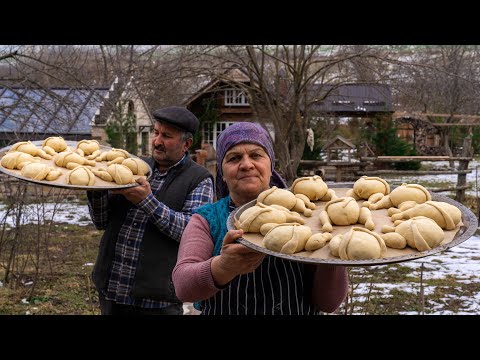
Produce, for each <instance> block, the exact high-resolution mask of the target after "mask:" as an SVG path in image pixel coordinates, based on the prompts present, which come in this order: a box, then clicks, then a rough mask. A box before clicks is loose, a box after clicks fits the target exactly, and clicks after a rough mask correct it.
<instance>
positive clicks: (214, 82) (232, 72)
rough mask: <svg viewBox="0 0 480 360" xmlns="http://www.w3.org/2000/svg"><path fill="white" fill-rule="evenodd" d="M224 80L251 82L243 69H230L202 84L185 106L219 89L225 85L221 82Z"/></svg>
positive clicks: (186, 101)
mask: <svg viewBox="0 0 480 360" xmlns="http://www.w3.org/2000/svg"><path fill="white" fill-rule="evenodd" d="M222 78H228V79H231V80H232V81H235V82H249V81H250V80H249V78H248V76H247V74H245V73H244V72H243V71H242V70H241V69H239V68H238V67H236V66H235V67H233V68H230V69H227V70H226V71H224V73H223V74H221V75H219V77H215V78H211V79H209V80H207V81H206V82H202V83H201V85H200V86H201V87H200V88H199V89H196V90H194V91H193V93H192V95H191V96H190V97H189V98H188V99H186V100H185V102H184V103H185V105H186V106H188V105H190V104H191V103H192V102H194V101H195V100H197V99H198V98H199V97H200V96H202V95H203V94H206V93H208V92H210V91H211V90H212V89H214V88H215V87H217V86H218V85H219V84H221V83H224V81H223V80H221V79H222Z"/></svg>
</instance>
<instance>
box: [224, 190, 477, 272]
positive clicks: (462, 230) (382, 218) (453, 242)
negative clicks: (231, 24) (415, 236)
mask: <svg viewBox="0 0 480 360" xmlns="http://www.w3.org/2000/svg"><path fill="white" fill-rule="evenodd" d="M328 185H329V188H333V189H334V190H335V192H336V193H337V196H339V197H340V196H344V194H345V193H346V191H347V190H348V189H349V188H352V186H353V183H336V184H328ZM431 195H432V200H435V201H444V202H446V203H449V204H452V205H454V206H456V207H458V208H459V209H460V211H461V212H462V222H461V223H460V224H459V225H458V226H457V227H456V228H455V229H454V230H450V231H446V230H444V232H445V240H444V241H443V242H442V243H441V244H440V246H438V247H436V248H434V249H431V250H428V251H418V250H415V249H411V248H410V247H408V246H407V247H406V248H405V249H402V250H398V249H391V248H388V247H387V253H386V255H385V257H383V258H380V259H369V260H342V259H340V258H337V257H335V256H333V255H331V254H330V245H329V244H327V245H326V246H324V247H323V248H321V249H318V250H315V251H301V252H298V253H295V254H292V255H287V254H282V253H278V252H275V251H271V250H268V249H266V248H265V247H264V246H263V245H262V240H263V236H262V235H261V234H260V233H245V234H244V235H243V237H242V238H239V239H237V241H238V242H239V243H241V244H243V245H245V246H247V247H249V248H251V249H254V250H257V251H259V252H262V253H265V254H268V255H272V256H276V257H280V258H283V259H287V260H292V261H298V262H303V263H310V264H330V265H343V266H373V265H384V264H391V263H399V262H403V261H411V260H416V259H419V258H422V257H425V256H429V255H434V254H438V253H441V252H443V251H445V250H448V249H449V248H452V247H454V246H457V245H459V244H461V243H462V242H464V241H465V240H467V239H469V238H470V237H471V236H472V235H473V234H474V233H475V231H476V230H477V227H478V221H477V218H476V216H475V215H474V214H473V212H472V211H471V210H470V209H468V208H466V207H465V206H463V205H462V204H460V203H458V202H457V201H455V200H452V199H450V198H448V197H446V196H442V195H439V194H436V193H431ZM362 202H363V200H361V201H359V202H358V203H359V204H360V205H361V203H362ZM255 203H256V200H252V201H250V202H248V203H246V204H244V205H242V206H240V207H238V208H237V209H235V211H233V212H232V213H231V214H230V215H229V217H228V219H227V228H228V229H235V226H234V222H235V219H238V217H239V216H240V215H241V214H242V212H243V211H245V210H246V209H248V208H249V207H251V206H254V205H255ZM315 204H316V205H317V209H315V210H314V211H313V215H312V217H308V218H307V217H304V216H303V215H301V216H302V217H303V218H304V219H305V220H306V224H305V225H308V226H310V227H311V228H312V232H313V233H317V232H319V231H320V220H319V219H318V215H319V214H320V211H322V210H323V208H324V207H325V204H326V202H324V201H318V202H316V203H315ZM372 216H373V219H374V222H375V225H376V226H375V230H374V231H375V232H376V233H379V234H381V231H380V230H381V227H382V225H383V224H386V225H390V226H393V223H392V222H391V220H390V217H389V216H388V215H387V209H381V210H373V211H372ZM352 226H359V227H364V226H363V225H360V224H356V225H350V226H335V225H334V226H333V228H334V230H333V232H332V235H333V236H335V235H337V234H342V233H345V232H347V231H348V230H349V229H350V228H351V227H352Z"/></svg>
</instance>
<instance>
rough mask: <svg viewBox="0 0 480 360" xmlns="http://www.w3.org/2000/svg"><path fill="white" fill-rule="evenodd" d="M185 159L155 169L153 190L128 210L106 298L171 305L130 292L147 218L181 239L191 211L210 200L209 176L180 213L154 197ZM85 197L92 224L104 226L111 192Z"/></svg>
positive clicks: (128, 303) (210, 184)
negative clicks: (172, 171)
mask: <svg viewBox="0 0 480 360" xmlns="http://www.w3.org/2000/svg"><path fill="white" fill-rule="evenodd" d="M184 159H185V157H183V158H182V160H180V161H179V162H178V163H177V164H175V165H174V166H172V167H171V168H169V169H168V170H167V171H166V172H165V173H163V174H161V173H160V172H159V171H158V169H157V168H155V169H154V170H153V176H152V178H151V180H150V187H151V189H152V193H151V194H149V195H148V196H147V198H146V199H144V200H142V201H141V202H140V203H138V204H137V205H134V206H133V207H132V208H131V209H130V211H129V212H128V214H127V217H126V219H125V221H124V223H123V225H122V228H121V229H120V233H119V235H118V239H117V244H116V246H115V257H114V261H113V264H112V270H111V273H110V280H109V283H108V288H107V293H106V294H105V297H106V298H107V299H108V300H113V301H115V302H117V303H120V304H126V305H134V306H139V307H144V308H162V307H165V306H169V305H171V304H170V303H168V302H164V301H156V300H150V299H138V298H137V299H135V298H133V297H131V296H130V295H129V294H130V291H131V290H132V287H133V282H134V277H135V272H136V267H137V262H138V256H139V252H140V245H141V243H142V238H143V234H144V231H145V227H146V225H147V223H148V221H151V222H152V223H153V224H154V225H155V226H156V227H157V228H158V229H159V231H161V232H162V233H164V234H166V235H167V236H169V237H171V238H172V239H175V240H177V241H178V242H180V238H181V237H182V233H183V230H184V229H185V226H186V225H187V223H188V221H189V220H190V218H191V216H192V213H193V211H194V210H195V209H197V208H198V207H200V206H202V205H204V204H206V203H212V201H213V191H214V190H213V182H212V180H211V179H210V178H207V179H205V180H203V181H202V182H200V183H199V184H198V186H197V187H196V188H195V189H193V191H192V192H191V193H190V194H188V196H187V198H186V199H185V203H184V206H183V208H182V211H181V212H176V211H174V210H172V209H170V208H169V207H167V206H166V205H164V204H163V203H161V202H160V201H158V200H157V199H156V198H155V196H154V195H155V194H156V193H157V192H158V191H159V190H160V189H161V188H162V186H163V184H164V182H165V179H166V177H167V174H168V173H169V171H170V170H171V169H172V168H174V167H175V166H178V165H179V164H181V163H182V162H183V161H184ZM87 196H88V208H89V211H90V215H91V217H92V221H93V223H94V225H95V227H96V228H97V229H105V228H106V226H107V223H108V221H109V218H108V215H109V211H108V199H109V197H110V196H111V195H110V192H108V191H88V192H87Z"/></svg>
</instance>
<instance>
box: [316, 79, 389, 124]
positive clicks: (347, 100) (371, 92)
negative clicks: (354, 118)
mask: <svg viewBox="0 0 480 360" xmlns="http://www.w3.org/2000/svg"><path fill="white" fill-rule="evenodd" d="M329 92H330V93H329ZM310 93H311V96H312V97H313V98H312V99H311V100H312V101H313V102H314V104H313V105H312V107H311V110H313V111H316V112H320V113H332V114H338V113H344V114H345V115H346V116H348V115H349V114H352V115H353V114H361V113H367V112H383V113H384V112H393V110H392V92H391V89H390V86H388V85H385V84H343V85H340V86H337V87H335V86H333V85H325V84H323V85H320V84H319V85H315V86H313V87H312V88H311V90H310ZM327 93H329V94H327ZM326 94H327V96H326V98H324V99H322V98H323V97H324V96H325V95H326ZM316 99H318V100H317V101H315V100H316Z"/></svg>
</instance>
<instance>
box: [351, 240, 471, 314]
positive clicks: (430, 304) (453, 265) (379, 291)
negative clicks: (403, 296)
mask: <svg viewBox="0 0 480 360" xmlns="http://www.w3.org/2000/svg"><path fill="white" fill-rule="evenodd" d="M422 264H423V266H424V268H423V279H424V280H428V279H445V278H447V277H448V278H451V277H455V279H456V281H457V282H458V283H459V286H458V287H452V288H450V289H449V291H450V292H452V291H455V292H457V291H459V292H460V291H461V286H460V285H461V284H474V286H475V287H476V291H475V293H474V295H473V296H468V297H467V296H458V295H456V294H448V293H447V294H445V296H444V297H443V298H441V301H442V303H437V302H435V301H432V300H429V299H428V296H429V295H432V294H433V293H434V291H435V289H436V287H435V286H428V285H424V288H423V291H424V296H425V299H426V304H425V308H427V309H429V310H430V313H429V314H432V315H450V314H456V315H461V314H470V315H471V314H480V277H479V276H478V274H480V236H479V235H474V236H472V237H471V238H470V239H468V240H466V241H465V242H463V243H461V244H459V245H457V246H456V247H453V248H450V249H448V250H446V251H444V252H443V253H440V254H436V255H431V256H427V257H424V258H421V259H417V260H413V261H407V262H402V263H399V264H398V265H401V266H404V267H408V268H410V269H411V271H412V272H411V274H412V278H410V279H411V280H409V277H408V276H406V277H405V282H403V283H394V284H392V283H371V282H370V281H369V280H368V277H369V276H368V275H366V276H365V277H364V278H363V280H362V281H363V282H361V283H360V284H358V285H357V286H356V287H355V289H354V299H355V301H357V302H361V303H364V302H365V301H366V300H367V299H368V297H369V296H370V297H371V296H381V297H382V298H387V297H392V295H391V292H392V290H399V291H403V292H407V293H413V294H420V291H421V289H420V283H419V282H418V281H417V280H414V278H413V276H417V277H419V276H420V272H421V267H422ZM387 266H390V270H394V269H395V265H383V266H376V267H375V268H376V269H378V270H379V271H380V270H382V269H385V268H386V267H387ZM354 271H355V273H356V274H361V273H363V272H366V271H365V269H362V268H357V269H355V270H354ZM452 301H456V302H458V303H459V304H460V305H459V307H460V309H461V310H460V311H457V312H455V313H453V312H452V311H450V310H445V309H444V307H445V304H448V303H450V302H452ZM357 311H358V312H354V313H356V314H361V313H362V309H361V308H359V309H358V310H357ZM401 314H403V315H408V314H418V312H417V311H413V312H412V311H406V312H401Z"/></svg>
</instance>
